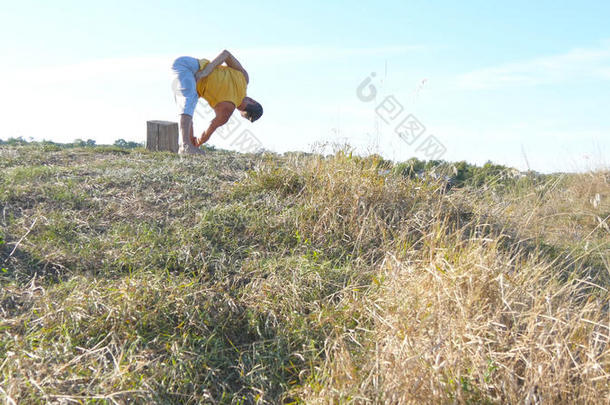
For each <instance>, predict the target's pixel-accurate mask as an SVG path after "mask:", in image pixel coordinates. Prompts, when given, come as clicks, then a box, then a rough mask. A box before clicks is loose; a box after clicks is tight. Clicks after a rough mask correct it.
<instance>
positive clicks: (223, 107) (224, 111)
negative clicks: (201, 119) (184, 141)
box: [195, 101, 235, 147]
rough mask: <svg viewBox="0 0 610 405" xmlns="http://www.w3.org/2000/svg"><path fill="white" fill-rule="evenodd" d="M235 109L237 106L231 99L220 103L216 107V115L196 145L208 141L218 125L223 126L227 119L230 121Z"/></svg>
mask: <svg viewBox="0 0 610 405" xmlns="http://www.w3.org/2000/svg"><path fill="white" fill-rule="evenodd" d="M234 110H235V106H234V105H233V103H231V102H229V101H222V102H220V103H218V104H217V105H216V107H215V108H214V112H215V113H216V116H215V117H214V119H213V120H212V121H211V122H210V125H209V126H208V129H206V130H205V131H204V132H203V134H201V137H200V138H199V139H197V143H196V144H195V146H197V147H199V146H201V145H203V144H204V143H206V142H207V141H208V139H210V136H212V134H213V133H214V131H216V129H217V128H218V127H220V126H223V125H224V124H226V123H227V121H229V118H231V114H233V111H234Z"/></svg>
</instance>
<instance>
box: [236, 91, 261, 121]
mask: <svg viewBox="0 0 610 405" xmlns="http://www.w3.org/2000/svg"><path fill="white" fill-rule="evenodd" d="M237 108H238V109H239V110H240V111H241V116H242V117H244V118H245V119H247V120H250V122H254V121H256V120H257V119H259V118H260V117H261V115H263V106H262V105H260V103H259V102H258V101H256V100H254V99H251V98H250V97H245V98H244V101H242V103H241V105H240V106H239V107H237Z"/></svg>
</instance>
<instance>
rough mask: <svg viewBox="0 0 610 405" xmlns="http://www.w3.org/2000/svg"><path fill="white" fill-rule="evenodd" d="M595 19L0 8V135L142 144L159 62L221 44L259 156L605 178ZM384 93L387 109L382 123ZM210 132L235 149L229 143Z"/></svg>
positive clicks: (604, 77) (602, 53)
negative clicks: (256, 106) (412, 134)
mask: <svg viewBox="0 0 610 405" xmlns="http://www.w3.org/2000/svg"><path fill="white" fill-rule="evenodd" d="M608 15H610V3H609V2H602V1H579V2H576V1H574V2H561V1H553V2H551V1H537V2H531V1H512V2H489V1H485V2H484V1H468V2H459V3H457V2H450V1H436V2H424V1H404V0H403V1H386V2H383V1H381V2H379V1H378V2H359V3H354V2H340V1H336V2H322V1H315V0H311V1H308V2H301V3H299V4H298V5H294V4H292V3H289V2H240V1H234V2H230V3H228V2H207V1H205V2H204V1H182V2H170V1H149V2H146V3H141V2H132V1H127V0H124V1H120V2H119V1H104V2H85V1H62V0H59V1H55V2H43V1H29V0H22V1H19V2H16V1H15V2H3V5H2V7H1V8H0V35H1V37H2V38H3V41H2V42H0V52H1V54H2V55H3V58H2V59H3V63H2V64H1V66H0V86H1V87H0V88H1V89H2V91H1V92H0V108H1V110H2V111H3V117H4V119H3V131H2V133H0V138H3V139H6V138H8V137H10V136H23V137H25V138H30V137H31V138H34V139H51V140H55V141H62V142H64V141H72V140H73V139H76V138H83V139H88V138H92V139H95V140H96V141H98V143H112V142H113V141H114V140H116V139H118V138H124V139H129V140H136V141H142V140H143V139H145V127H146V125H145V121H146V120H150V119H164V120H172V121H176V120H177V115H176V111H175V105H174V101H173V95H172V93H171V89H170V81H171V77H170V76H169V66H170V65H171V62H172V61H173V59H174V58H175V57H177V56H181V55H190V56H195V57H207V58H212V57H214V56H215V55H216V54H217V53H218V52H220V51H221V50H222V49H225V48H226V49H229V50H231V51H232V52H233V53H234V54H235V55H236V56H237V58H238V59H239V60H240V61H241V62H242V64H243V65H244V67H245V68H246V69H247V70H248V72H249V74H250V77H251V83H250V86H249V88H248V93H249V95H251V96H252V97H254V98H256V99H258V100H259V101H261V103H262V104H263V106H264V108H265V114H264V116H263V118H262V119H261V120H260V121H258V122H256V123H255V124H250V123H247V122H245V121H242V122H241V124H240V129H239V131H241V130H243V129H248V130H250V131H251V133H252V134H254V135H255V136H256V138H257V139H258V140H259V141H260V143H261V144H262V146H263V147H265V148H266V149H270V150H274V151H277V152H283V151H286V150H305V151H308V150H310V149H311V148H312V145H314V144H320V143H328V144H332V143H349V144H350V145H352V146H353V147H355V148H357V150H358V151H360V152H362V153H367V152H377V153H380V154H382V155H384V156H386V157H388V158H392V159H395V160H406V159H408V158H410V157H412V156H417V157H420V158H426V157H427V156H426V151H425V150H424V149H423V148H419V146H421V145H422V144H423V143H424V142H426V140H428V139H434V140H435V142H438V143H439V144H440V145H442V147H443V150H445V152H444V154H443V155H442V158H443V159H447V160H452V161H457V160H467V161H469V162H473V163H479V164H481V163H484V162H485V161H487V160H492V161H494V162H497V163H503V164H507V165H510V166H514V167H518V168H520V169H525V168H527V167H528V166H529V167H530V168H532V169H535V170H539V171H545V172H549V171H574V170H586V169H590V168H600V167H607V166H608V164H609V162H608V156H610V154H609V152H610V114H609V110H610V109H609V107H610V25H609V24H608V22H607V16H608ZM373 72H374V73H375V74H376V75H375V77H374V78H373V79H372V81H371V84H372V85H373V86H375V88H376V89H377V96H376V98H375V99H374V100H371V101H370V102H363V101H362V100H360V99H359V98H358V97H357V93H356V92H357V88H358V86H359V85H360V84H361V83H362V82H363V80H365V79H366V78H367V77H369V75H370V74H371V73H373ZM390 96H392V97H393V100H395V101H396V102H398V103H399V104H400V105H401V106H402V112H401V114H400V115H398V117H397V118H395V119H394V120H389V124H386V123H385V122H384V121H383V118H382V117H381V116H380V115H378V114H377V113H376V107H377V106H378V105H379V104H381V103H382V102H384V100H387V97H390ZM200 111H203V109H202V108H200ZM409 114H410V115H411V116H413V117H415V118H416V119H417V120H418V121H419V123H421V124H422V125H423V126H424V127H425V132H424V133H423V134H422V135H421V136H420V137H419V138H417V141H415V142H413V143H412V144H407V143H406V142H405V141H404V140H403V139H401V138H400V137H399V136H398V134H397V132H396V131H395V128H396V126H397V124H398V123H399V121H401V120H402V119H403V117H406V116H408V115H409ZM209 118H210V117H209V116H200V115H197V116H196V117H195V129H196V131H197V132H201V131H202V130H203V129H204V128H205V126H206V125H207V121H208V120H209ZM386 118H387V117H386ZM239 131H238V132H239ZM220 135H221V134H218V136H214V135H213V136H212V139H211V141H210V142H211V143H212V144H214V145H216V146H219V147H225V148H229V149H231V148H233V149H235V148H236V146H235V145H236V143H235V142H234V140H235V139H234V138H235V137H236V136H237V132H236V133H235V134H233V135H231V134H227V133H225V134H224V135H223V136H220ZM430 136H433V137H434V138H429V137H430ZM438 150H440V149H438Z"/></svg>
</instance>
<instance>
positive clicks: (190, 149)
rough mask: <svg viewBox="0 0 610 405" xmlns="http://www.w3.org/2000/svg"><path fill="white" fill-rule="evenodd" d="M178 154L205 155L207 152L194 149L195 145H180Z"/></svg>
mask: <svg viewBox="0 0 610 405" xmlns="http://www.w3.org/2000/svg"><path fill="white" fill-rule="evenodd" d="M178 153H179V154H180V155H205V152H204V151H203V150H201V149H199V148H196V147H194V146H193V145H186V144H182V145H180V149H178Z"/></svg>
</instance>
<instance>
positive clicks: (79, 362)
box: [0, 145, 610, 403]
mask: <svg viewBox="0 0 610 405" xmlns="http://www.w3.org/2000/svg"><path fill="white" fill-rule="evenodd" d="M418 164H419V163H418ZM432 166H434V167H430V166H428V167H426V166H425V165H424V166H423V167H421V168H420V169H423V170H424V171H423V172H422V171H416V170H415V169H414V165H413V164H402V165H393V164H391V163H389V162H384V161H382V160H381V159H379V158H377V157H369V158H359V157H355V156H351V155H350V154H349V153H347V152H338V153H336V154H335V155H333V156H327V157H323V156H319V155H304V154H286V155H283V156H278V155H272V154H263V155H240V154H234V153H229V152H224V151H209V153H208V154H207V155H206V156H205V157H186V158H184V157H180V156H177V155H172V154H165V153H148V152H146V151H144V150H141V149H131V150H127V149H121V148H117V147H81V148H72V149H63V148H59V147H57V146H56V145H23V146H6V145H5V146H1V147H0V266H1V271H0V282H1V284H2V289H1V290H0V398H2V399H3V400H4V401H5V402H7V403H13V402H11V401H14V402H16V403H49V402H55V403H150V402H156V403H281V402H284V403H291V402H296V403H299V402H305V403H350V402H354V403H450V402H451V403H452V402H458V403H541V402H544V403H571V402H577V403H594V402H604V401H608V400H609V398H610V389H609V388H608V386H609V382H610V356H609V355H610V347H609V346H608V344H609V340H610V339H609V335H610V318H609V294H608V288H610V228H609V226H610V220H609V216H610V204H609V202H610V173H608V172H596V173H587V174H579V175H552V176H540V175H534V174H528V175H525V176H524V175H521V174H518V173H514V172H511V171H506V170H503V169H502V168H499V167H495V166H493V165H489V167H488V168H487V169H485V170H486V171H485V170H483V168H478V169H477V168H472V167H465V166H464V165H461V166H460V165H457V166H455V165H454V166H451V165H444V166H443V167H444V168H445V169H448V170H450V171H451V170H452V171H453V175H454V177H455V179H457V180H458V181H454V182H451V184H449V186H448V184H447V182H445V181H444V180H443V179H444V178H443V177H439V176H438V175H434V170H436V169H435V167H436V168H438V167H440V166H438V165H432ZM441 166H442V165H441ZM458 166H459V167H458ZM467 172H468V173H470V174H469V175H466V174H467ZM450 186H452V187H450Z"/></svg>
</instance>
